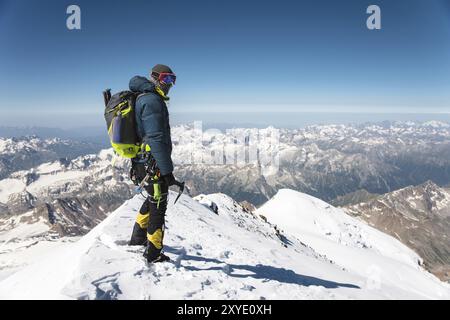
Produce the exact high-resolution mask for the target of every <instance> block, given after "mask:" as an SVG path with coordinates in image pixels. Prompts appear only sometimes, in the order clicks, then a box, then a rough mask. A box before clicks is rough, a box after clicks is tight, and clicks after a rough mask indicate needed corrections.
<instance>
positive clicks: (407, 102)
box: [0, 0, 450, 124]
mask: <svg viewBox="0 0 450 320" xmlns="http://www.w3.org/2000/svg"><path fill="white" fill-rule="evenodd" d="M70 4H78V5H79V6H80V7H81V12H82V30H79V31H69V30H67V28H66V18H67V15H66V8H67V6H68V5H70ZM370 4H377V5H379V6H380V7H381V14H382V30H379V31H369V30H368V29H367V28H366V18H367V16H368V15H367V14H366V13H365V11H366V8H367V7H368V6H369V5H370ZM0 41H1V46H0V95H1V96H2V99H1V102H0V109H2V110H6V114H7V115H8V114H9V115H13V114H22V113H25V114H27V116H31V117H34V116H36V117H39V116H44V115H47V114H54V115H55V116H56V115H58V114H62V115H65V114H67V115H71V114H83V113H86V114H90V113H92V114H97V115H100V114H101V113H102V111H103V108H102V98H101V91H102V90H103V89H104V88H106V87H111V88H112V89H113V90H114V91H117V90H121V89H125V88H126V87H127V84H128V80H129V79H130V78H131V77H132V76H133V75H135V74H141V75H147V74H148V71H149V69H150V68H151V67H152V66H153V65H154V64H156V63H165V64H168V65H170V66H172V67H173V69H174V71H175V72H176V73H177V75H178V81H177V86H176V87H175V88H174V90H173V93H172V95H171V96H172V102H171V106H170V108H171V109H172V111H173V112H191V111H192V112H193V111H200V112H210V111H218V112H224V111H225V112H226V111H258V112H259V111H262V112H264V111H277V110H281V111H332V112H340V111H343V112H425V113H430V112H450V90H449V89H450V60H449V58H448V57H449V56H450V1H445V0H442V1H441V0H431V1H430V0H407V1H406V0H396V1H394V0H390V1H375V0H371V1H365V0H342V1H331V0H329V1H325V0H314V1H313V0H310V1H283V0H281V1H268V2H264V1H245V2H244V1H235V0H227V1H206V0H204V1H194V0H192V1H176V0H173V1H148V0H146V1H144V0H142V1H138V0H130V1H101V0H96V1H84V0H83V1H81V0H71V1H65V0H59V1H57V0H54V1H50V0H40V1H31V0H30V1H24V0H14V1H8V0H6V1H5V0H0ZM4 115H5V113H4ZM2 118H3V122H5V121H6V119H7V118H8V117H7V116H5V117H2ZM1 124H4V123H1Z"/></svg>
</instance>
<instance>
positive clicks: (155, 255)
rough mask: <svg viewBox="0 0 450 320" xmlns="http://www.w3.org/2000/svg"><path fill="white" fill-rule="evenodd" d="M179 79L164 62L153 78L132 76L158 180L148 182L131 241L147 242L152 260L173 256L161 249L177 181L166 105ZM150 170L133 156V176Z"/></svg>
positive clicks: (139, 124) (145, 145)
mask: <svg viewBox="0 0 450 320" xmlns="http://www.w3.org/2000/svg"><path fill="white" fill-rule="evenodd" d="M175 81H176V76H175V74H174V73H173V71H172V70H171V69H170V68H169V67H168V66H165V65H161V64H158V65H156V66H154V67H153V69H152V72H151V75H150V79H147V78H144V77H140V76H135V77H133V78H132V79H131V80H130V90H131V91H132V92H137V93H139V95H138V96H137V98H136V103H135V119H136V131H137V134H138V137H139V139H140V141H142V145H141V149H142V150H143V152H144V153H145V154H147V155H149V156H150V158H151V159H152V160H154V161H153V165H154V168H153V169H154V176H153V177H152V181H154V182H155V183H149V184H148V185H147V186H145V189H146V191H147V193H148V197H147V199H146V200H145V202H144V203H143V204H142V207H141V209H140V210H139V213H138V216H137V218H136V222H135V224H134V228H133V233H132V236H131V240H130V243H129V244H130V245H146V246H147V247H146V249H145V252H144V256H145V257H146V258H147V261H148V262H160V261H166V260H169V258H168V257H167V256H165V255H164V254H163V253H162V252H161V250H162V248H163V238H164V218H165V213H166V209H167V196H168V189H169V187H170V186H171V185H174V184H176V180H175V178H174V176H173V173H172V171H173V164H172V158H171V154H172V140H171V136H170V125H169V112H168V110H167V105H166V101H168V100H169V97H168V96H167V95H168V93H169V90H170V88H171V87H172V86H173V85H174V84H175ZM147 172H148V171H146V169H145V165H144V161H141V160H140V159H139V158H138V157H136V158H133V159H132V171H131V173H130V175H131V177H132V179H136V180H137V181H138V182H141V181H142V180H143V179H144V178H145V176H146V175H147ZM152 174H153V173H152Z"/></svg>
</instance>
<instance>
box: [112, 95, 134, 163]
mask: <svg viewBox="0 0 450 320" xmlns="http://www.w3.org/2000/svg"><path fill="white" fill-rule="evenodd" d="M139 94H140V93H136V92H132V91H121V92H119V93H116V94H115V95H113V96H111V90H110V89H108V90H105V91H104V92H103V98H104V100H105V121H106V127H107V130H108V135H109V139H110V142H111V146H112V147H113V149H114V151H115V152H116V153H117V154H118V155H119V156H121V157H124V158H134V157H136V155H137V154H138V152H139V151H140V145H141V141H140V139H139V137H138V135H137V130H136V119H135V113H134V108H135V103H136V99H137V97H138V96H139Z"/></svg>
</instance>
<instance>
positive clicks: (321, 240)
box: [0, 190, 450, 299]
mask: <svg viewBox="0 0 450 320" xmlns="http://www.w3.org/2000/svg"><path fill="white" fill-rule="evenodd" d="M174 196H175V195H174V194H172V193H171V197H170V203H169V208H168V212H167V225H166V236H165V244H166V254H167V255H169V256H170V258H171V259H172V262H166V263H161V264H156V265H151V266H148V265H147V264H146V262H145V260H144V258H143V257H142V250H143V248H141V247H129V246H127V240H128V239H129V236H130V232H131V228H132V225H133V222H134V217H135V215H136V213H137V210H138V209H139V207H140V205H141V203H142V201H143V198H142V196H140V195H138V196H135V197H134V198H133V199H131V200H129V201H127V202H125V203H124V204H123V205H122V206H121V207H120V208H119V209H117V210H116V211H115V212H113V213H112V214H111V215H110V216H109V217H108V218H106V219H105V220H104V221H103V222H102V223H101V224H99V225H98V226H97V227H95V228H94V229H93V230H92V231H91V232H90V233H88V234H87V235H86V236H84V237H83V238H81V240H80V241H78V242H76V243H72V244H68V245H67V246H64V247H61V248H59V249H57V250H55V251H53V252H52V253H51V254H49V255H47V256H46V257H42V259H40V260H39V261H38V262H36V263H35V264H32V265H30V266H28V267H26V268H25V269H23V270H21V271H19V272H17V273H15V274H13V275H11V276H10V277H8V278H6V279H5V280H3V281H2V282H0V298H3V299H5V298H7V299H8V298H9V299H10V298H37V299H51V298H56V299H177V298H178V299H206V298H208V299H217V298H225V299H281V298H285V299H313V298H315V299H336V298H353V299H362V298H369V299H372V298H373V299H377V298H439V299H443V298H447V299H449V298H450V289H449V287H448V285H446V284H444V283H442V282H440V281H439V280H437V278H435V277H434V276H432V275H431V274H429V273H427V272H425V271H424V270H422V269H421V268H420V267H419V266H418V265H417V260H418V258H417V256H416V255H415V254H414V253H413V252H411V250H409V249H407V248H406V247H404V246H403V245H401V244H400V243H399V242H398V241H397V240H395V239H393V238H391V237H389V236H387V235H384V234H382V233H380V232H378V231H376V230H374V229H372V228H370V227H368V226H366V225H364V224H363V223H362V222H359V221H357V220H355V219H353V218H350V217H348V216H346V215H345V214H344V213H343V212H342V211H341V210H338V209H335V208H333V207H331V206H329V205H327V204H326V203H323V202H321V201H320V200H317V199H315V198H312V197H309V196H306V195H303V194H300V193H297V192H294V191H288V190H282V191H281V192H280V193H279V194H278V195H277V196H276V197H275V198H274V199H272V200H271V201H270V202H269V203H268V204H267V205H266V206H264V207H263V208H261V209H260V210H258V211H257V213H256V214H252V213H249V212H246V211H245V210H244V209H243V208H242V207H240V206H239V205H238V204H237V203H236V202H234V201H233V199H231V198H229V197H227V196H225V195H223V194H215V195H207V196H203V197H202V199H203V200H205V199H206V200H209V202H214V203H215V204H216V205H217V206H218V212H217V214H216V213H215V212H213V211H212V210H211V209H209V208H208V207H207V206H205V205H203V204H201V203H199V202H197V201H195V200H194V199H192V198H190V197H188V196H186V195H183V196H182V197H181V198H180V200H179V202H178V203H177V204H176V205H173V199H174ZM203 202H204V203H206V202H205V201H203ZM259 214H264V216H265V218H263V217H261V216H260V215H259ZM277 217H278V218H277ZM266 219H267V220H268V221H269V222H266ZM271 221H272V222H276V223H277V225H278V227H275V226H274V225H273V224H272V223H270V222H271ZM280 228H281V229H283V230H284V231H282V230H280ZM358 234H360V235H361V239H359V240H358V239H357V238H358ZM353 237H355V238H356V239H353ZM340 256H341V257H340ZM331 260H333V261H331ZM370 264H372V265H373V270H375V274H364V271H366V270H359V269H360V268H364V267H365V266H366V265H370ZM377 268H378V269H379V270H381V274H377V273H376V271H377ZM373 270H372V271H373ZM379 270H378V271H379ZM384 273H389V276H385V274H384Z"/></svg>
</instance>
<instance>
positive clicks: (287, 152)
mask: <svg viewBox="0 0 450 320" xmlns="http://www.w3.org/2000/svg"><path fill="white" fill-rule="evenodd" d="M193 130H194V129H193V127H190V126H178V127H175V128H174V130H173V136H174V140H175V141H182V140H183V137H184V136H189V135H192V134H193ZM250 130H251V129H233V130H232V132H234V134H235V136H242V135H245V134H246V133H248V132H249V131H250ZM270 130H276V129H275V128H269V129H266V130H265V131H266V132H268V131H270ZM279 132H280V144H279V146H278V148H279V156H280V167H279V171H278V172H277V173H276V174H275V175H272V176H266V177H264V176H262V175H261V168H259V167H258V166H256V165H251V164H249V165H245V166H236V165H226V166H224V165H208V164H185V165H182V163H183V162H185V159H186V158H187V157H189V156H190V155H191V154H192V152H193V150H192V148H193V146H192V144H186V143H177V142H175V146H174V153H173V154H174V158H175V162H176V163H178V164H180V165H178V166H177V170H176V171H175V174H176V175H177V176H178V177H179V178H181V179H182V180H186V181H187V183H188V185H189V187H190V190H191V192H192V194H198V193H204V192H205V191H209V192H224V193H226V194H230V195H232V196H233V197H234V198H235V199H237V200H239V201H242V200H248V201H251V202H253V203H254V204H256V205H260V204H262V203H264V202H265V201H267V200H268V199H269V198H270V197H272V196H273V195H274V194H275V193H276V192H277V190H279V189H281V188H290V189H294V190H299V191H301V192H305V193H308V194H311V195H313V196H315V197H318V198H320V199H323V200H325V201H333V200H335V199H337V198H338V197H341V196H345V195H347V194H349V193H353V192H356V191H358V190H361V189H365V190H366V191H367V192H369V193H376V194H383V193H386V192H390V191H393V190H397V189H399V188H403V187H406V186H409V185H418V184H421V183H424V182H425V181H427V180H432V181H434V182H435V183H437V184H438V185H441V186H443V185H448V184H449V183H450V125H449V124H447V123H444V122H438V121H429V122H425V123H415V122H383V123H379V124H364V125H314V126H309V127H306V128H304V129H296V130H288V129H281V130H280V131H279ZM227 139H228V138H227V137H226V136H225V134H221V135H220V134H219V135H215V136H214V139H212V140H209V139H205V141H203V146H202V148H200V149H199V150H195V152H198V153H200V154H202V156H204V157H210V154H211V152H223V149H224V146H226V145H227V141H228V140H227ZM259 147H261V148H263V149H264V148H267V146H264V145H259ZM336 201H337V200H336ZM341 201H342V199H341ZM341 204H345V203H341Z"/></svg>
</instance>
